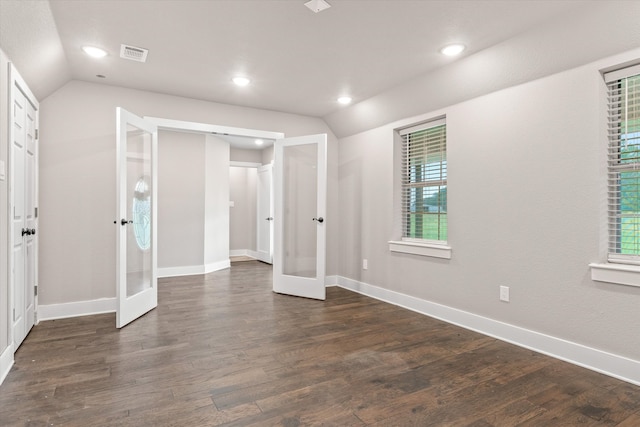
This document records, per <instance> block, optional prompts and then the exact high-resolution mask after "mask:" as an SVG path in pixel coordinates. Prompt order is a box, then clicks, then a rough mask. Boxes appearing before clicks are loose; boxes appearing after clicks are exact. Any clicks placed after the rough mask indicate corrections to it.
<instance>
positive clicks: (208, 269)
mask: <svg viewBox="0 0 640 427" xmlns="http://www.w3.org/2000/svg"><path fill="white" fill-rule="evenodd" d="M229 267H231V262H230V261H229V259H226V260H224V261H218V262H211V263H209V264H205V266H204V274H207V273H213V272H214V271H219V270H224V269H225V268H229Z"/></svg>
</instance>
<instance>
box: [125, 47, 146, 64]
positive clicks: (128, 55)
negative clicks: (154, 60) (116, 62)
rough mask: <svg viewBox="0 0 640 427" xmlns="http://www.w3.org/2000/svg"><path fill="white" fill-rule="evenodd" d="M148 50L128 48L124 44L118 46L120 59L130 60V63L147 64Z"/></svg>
mask: <svg viewBox="0 0 640 427" xmlns="http://www.w3.org/2000/svg"><path fill="white" fill-rule="evenodd" d="M148 53H149V50H148V49H143V48H141V47H135V46H129V45H126V44H123V45H120V58H124V59H130V60H132V61H138V62H147V54H148Z"/></svg>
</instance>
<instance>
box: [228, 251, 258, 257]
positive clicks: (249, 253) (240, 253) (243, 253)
mask: <svg viewBox="0 0 640 427" xmlns="http://www.w3.org/2000/svg"><path fill="white" fill-rule="evenodd" d="M229 256H230V257H232V256H248V257H251V258H255V259H258V252H257V251H254V250H253V249H232V250H230V251H229Z"/></svg>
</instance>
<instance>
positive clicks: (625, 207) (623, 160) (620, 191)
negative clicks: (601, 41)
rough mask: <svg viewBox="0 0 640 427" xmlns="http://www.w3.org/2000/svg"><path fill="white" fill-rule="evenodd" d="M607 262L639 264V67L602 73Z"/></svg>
mask: <svg viewBox="0 0 640 427" xmlns="http://www.w3.org/2000/svg"><path fill="white" fill-rule="evenodd" d="M605 81H606V82H607V103H608V139H609V142H608V155H607V157H608V177H607V189H608V190H607V191H608V203H607V205H608V229H609V250H608V252H609V261H610V262H621V263H631V264H640V68H638V67H630V68H626V69H623V70H616V71H614V72H611V73H607V74H605Z"/></svg>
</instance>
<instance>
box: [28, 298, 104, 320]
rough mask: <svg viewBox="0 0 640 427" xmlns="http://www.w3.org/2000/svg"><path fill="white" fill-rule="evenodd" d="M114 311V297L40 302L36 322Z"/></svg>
mask: <svg viewBox="0 0 640 427" xmlns="http://www.w3.org/2000/svg"><path fill="white" fill-rule="evenodd" d="M115 311H116V299H115V298H100V299H94V300H88V301H76V302H67V303H63V304H47V305H42V304H41V305H39V306H38V322H41V321H43V320H55V319H65V318H67V317H78V316H91V315H92V314H102V313H114V312H115Z"/></svg>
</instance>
